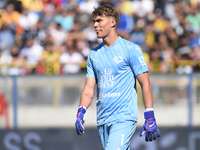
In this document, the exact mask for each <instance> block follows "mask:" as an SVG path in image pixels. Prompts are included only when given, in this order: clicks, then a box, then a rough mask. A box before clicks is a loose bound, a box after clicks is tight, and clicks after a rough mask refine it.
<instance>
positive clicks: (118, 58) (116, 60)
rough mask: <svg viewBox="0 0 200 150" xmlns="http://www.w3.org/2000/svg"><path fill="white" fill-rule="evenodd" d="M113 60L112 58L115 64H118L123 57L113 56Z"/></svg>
mask: <svg viewBox="0 0 200 150" xmlns="http://www.w3.org/2000/svg"><path fill="white" fill-rule="evenodd" d="M113 60H114V61H115V62H116V63H117V64H119V63H120V62H122V61H123V58H122V57H121V56H115V57H114V58H113Z"/></svg>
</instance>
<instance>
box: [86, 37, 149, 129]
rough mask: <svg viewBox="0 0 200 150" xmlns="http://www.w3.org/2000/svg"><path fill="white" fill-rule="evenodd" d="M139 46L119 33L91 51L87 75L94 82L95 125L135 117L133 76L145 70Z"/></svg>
mask: <svg viewBox="0 0 200 150" xmlns="http://www.w3.org/2000/svg"><path fill="white" fill-rule="evenodd" d="M147 71H148V69H147V65H146V62H145V60H144V56H143V53H142V51H141V49H140V47H139V46H138V45H136V44H134V43H132V42H129V41H127V40H125V39H123V38H121V37H119V38H118V39H117V40H116V41H115V43H114V44H113V45H112V46H110V47H108V48H106V47H105V45H104V44H103V43H101V44H100V45H99V46H98V47H96V48H94V49H93V50H91V51H90V53H89V56H88V60H87V75H86V78H95V79H96V83H97V101H96V106H97V125H98V126H100V125H103V124H105V123H108V122H112V121H115V120H121V121H123V120H135V121H137V117H138V107H137V91H136V76H137V75H139V74H141V73H144V72H147Z"/></svg>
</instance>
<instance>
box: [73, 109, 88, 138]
mask: <svg viewBox="0 0 200 150" xmlns="http://www.w3.org/2000/svg"><path fill="white" fill-rule="evenodd" d="M85 112H86V108H85V107H83V106H80V107H79V109H78V112H77V119H76V123H75V126H76V133H77V134H78V135H82V134H83V133H84V130H85V129H84V126H83V124H84V122H85V115H84V114H85Z"/></svg>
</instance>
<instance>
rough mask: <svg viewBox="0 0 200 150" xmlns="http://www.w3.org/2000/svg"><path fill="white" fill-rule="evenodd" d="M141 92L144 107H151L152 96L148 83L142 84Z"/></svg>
mask: <svg viewBox="0 0 200 150" xmlns="http://www.w3.org/2000/svg"><path fill="white" fill-rule="evenodd" d="M142 94H143V100H144V106H145V109H147V108H153V96H152V88H151V84H150V83H149V84H145V85H143V86H142Z"/></svg>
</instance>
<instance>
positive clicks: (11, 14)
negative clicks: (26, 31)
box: [1, 4, 20, 30]
mask: <svg viewBox="0 0 200 150" xmlns="http://www.w3.org/2000/svg"><path fill="white" fill-rule="evenodd" d="M19 16H20V13H19V12H17V11H15V6H14V5H13V4H8V5H7V6H6V8H5V11H4V12H3V13H2V16H1V21H2V23H7V24H8V25H9V26H10V27H11V28H12V29H13V30H14V28H15V26H16V25H18V23H19Z"/></svg>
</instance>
